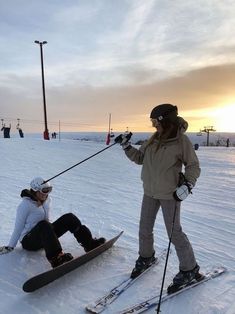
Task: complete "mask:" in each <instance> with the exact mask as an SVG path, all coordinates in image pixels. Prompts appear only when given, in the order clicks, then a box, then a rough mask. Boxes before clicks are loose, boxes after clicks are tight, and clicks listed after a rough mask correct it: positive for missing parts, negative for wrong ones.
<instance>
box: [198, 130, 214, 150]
mask: <svg viewBox="0 0 235 314" xmlns="http://www.w3.org/2000/svg"><path fill="white" fill-rule="evenodd" d="M215 131H216V130H215V129H214V127H213V126H204V129H203V130H201V132H205V133H206V134H207V141H206V146H209V137H210V132H215Z"/></svg>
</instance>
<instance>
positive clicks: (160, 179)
mask: <svg viewBox="0 0 235 314" xmlns="http://www.w3.org/2000/svg"><path fill="white" fill-rule="evenodd" d="M181 130H182V129H181ZM183 131H185V129H184V130H183ZM125 153H126V155H127V157H128V158H129V159H130V160H132V161H134V162H135V163H136V164H139V165H143V167H142V172H141V179H142V181H143V188H144V193H145V194H146V195H148V196H150V197H153V198H155V199H169V200H170V199H173V192H174V191H175V190H176V187H177V185H178V181H179V172H181V171H182V166H183V165H184V175H185V178H186V180H187V181H189V182H190V183H192V184H193V185H195V183H196V180H197V178H198V177H199V175H200V168H199V161H198V158H197V155H196V154H195V151H194V148H193V146H192V143H191V142H190V140H189V139H188V137H187V136H186V135H184V134H182V131H180V130H179V131H178V134H177V136H176V137H175V138H170V139H167V140H162V141H161V143H160V145H159V140H154V141H153V142H152V143H151V144H149V142H148V141H146V142H144V143H143V144H142V146H141V147H140V148H139V149H136V148H135V147H130V148H129V149H127V150H125Z"/></svg>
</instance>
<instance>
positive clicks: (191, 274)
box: [167, 265, 203, 294]
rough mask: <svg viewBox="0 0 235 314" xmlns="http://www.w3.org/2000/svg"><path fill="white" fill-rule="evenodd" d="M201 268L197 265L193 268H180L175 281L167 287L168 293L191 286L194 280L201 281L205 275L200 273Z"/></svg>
mask: <svg viewBox="0 0 235 314" xmlns="http://www.w3.org/2000/svg"><path fill="white" fill-rule="evenodd" d="M199 269H200V267H199V266H198V265H196V266H195V267H194V268H193V269H192V270H188V271H183V270H180V271H179V272H178V274H176V275H175V277H174V279H173V283H172V284H171V285H170V286H169V287H168V288H167V293H168V294H171V293H174V292H176V291H178V290H181V289H183V288H184V287H186V286H189V285H190V284H191V283H193V282H196V281H200V280H201V279H202V278H203V275H202V274H200V273H199Z"/></svg>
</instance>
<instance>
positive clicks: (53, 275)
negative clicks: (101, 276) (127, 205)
mask: <svg viewBox="0 0 235 314" xmlns="http://www.w3.org/2000/svg"><path fill="white" fill-rule="evenodd" d="M122 233H123V231H122V232H120V233H119V234H118V235H117V236H116V237H114V238H112V239H110V240H108V241H107V242H105V243H104V244H102V245H100V246H98V247H97V248H95V249H93V250H91V251H89V252H88V253H86V254H84V255H81V256H79V257H77V258H74V259H72V260H71V261H69V262H67V263H64V264H62V265H60V266H58V267H55V268H52V269H50V270H48V271H45V272H43V273H41V274H38V275H36V276H34V277H32V278H30V279H28V280H27V281H26V282H25V283H24V285H23V290H24V291H25V292H33V291H35V290H37V289H39V288H41V287H43V286H46V285H48V284H49V283H51V282H52V281H54V280H56V279H58V278H60V277H62V276H64V275H65V274H67V273H69V272H71V271H72V270H74V269H77V268H78V267H80V266H81V265H83V264H85V263H87V262H89V261H90V260H92V259H93V258H95V257H97V256H99V255H100V254H102V253H103V252H105V251H107V250H108V249H110V248H111V247H112V246H113V244H114V243H115V242H116V241H117V240H118V238H119V237H120V236H121V235H122Z"/></svg>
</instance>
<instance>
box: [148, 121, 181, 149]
mask: <svg viewBox="0 0 235 314" xmlns="http://www.w3.org/2000/svg"><path fill="white" fill-rule="evenodd" d="M161 126H162V129H163V131H162V134H159V133H158V132H157V131H156V132H154V133H153V135H152V136H151V137H150V138H149V139H148V141H147V145H146V148H147V147H148V146H150V145H152V144H153V142H154V141H155V140H158V145H157V149H156V151H157V150H158V149H159V148H160V146H161V144H162V142H163V141H164V140H167V139H169V138H174V137H176V135H177V132H178V128H179V119H178V118H177V119H176V120H175V121H172V120H170V119H167V118H165V119H164V120H163V121H162V122H161Z"/></svg>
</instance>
